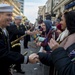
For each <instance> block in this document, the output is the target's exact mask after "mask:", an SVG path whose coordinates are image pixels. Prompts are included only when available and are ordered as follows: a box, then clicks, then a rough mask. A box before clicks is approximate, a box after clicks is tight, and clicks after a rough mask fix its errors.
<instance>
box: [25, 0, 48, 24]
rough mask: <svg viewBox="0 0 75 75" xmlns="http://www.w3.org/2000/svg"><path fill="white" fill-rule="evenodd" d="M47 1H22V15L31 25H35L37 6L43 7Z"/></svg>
mask: <svg viewBox="0 0 75 75" xmlns="http://www.w3.org/2000/svg"><path fill="white" fill-rule="evenodd" d="M46 2H47V0H24V15H25V16H26V17H27V18H28V20H29V21H30V22H31V23H35V20H36V18H37V16H38V6H42V5H45V3H46Z"/></svg>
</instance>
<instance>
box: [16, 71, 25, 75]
mask: <svg viewBox="0 0 75 75" xmlns="http://www.w3.org/2000/svg"><path fill="white" fill-rule="evenodd" d="M17 73H21V74H25V72H24V71H22V70H19V71H18V70H17Z"/></svg>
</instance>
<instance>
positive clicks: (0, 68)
mask: <svg viewBox="0 0 75 75" xmlns="http://www.w3.org/2000/svg"><path fill="white" fill-rule="evenodd" d="M9 47H10V45H9V40H8V37H6V36H5V34H4V33H3V32H2V29H0V75H8V72H9V66H10V65H11V64H16V63H18V64H20V63H23V62H24V56H23V55H21V54H19V53H16V52H12V51H10V48H9Z"/></svg>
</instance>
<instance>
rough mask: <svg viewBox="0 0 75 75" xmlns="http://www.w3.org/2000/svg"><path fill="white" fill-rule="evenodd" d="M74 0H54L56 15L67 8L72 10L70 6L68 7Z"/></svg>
mask: <svg viewBox="0 0 75 75" xmlns="http://www.w3.org/2000/svg"><path fill="white" fill-rule="evenodd" d="M72 1H73V0H53V7H52V10H53V13H55V14H56V17H58V15H59V14H60V13H62V12H63V11H64V10H65V9H68V10H71V9H70V8H67V7H68V6H67V4H69V3H71V2H72Z"/></svg>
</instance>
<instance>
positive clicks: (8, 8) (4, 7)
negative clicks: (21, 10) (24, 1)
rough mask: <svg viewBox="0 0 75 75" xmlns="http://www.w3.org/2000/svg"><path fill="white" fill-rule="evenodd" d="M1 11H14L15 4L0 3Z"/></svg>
mask: <svg viewBox="0 0 75 75" xmlns="http://www.w3.org/2000/svg"><path fill="white" fill-rule="evenodd" d="M0 12H13V6H10V5H8V4H3V3H2V4H0Z"/></svg>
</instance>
